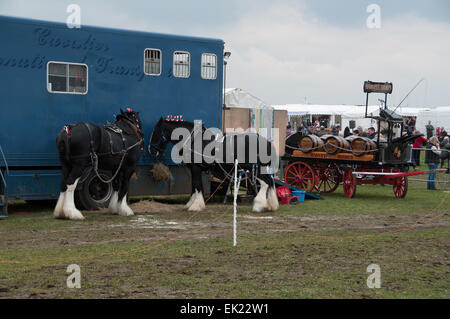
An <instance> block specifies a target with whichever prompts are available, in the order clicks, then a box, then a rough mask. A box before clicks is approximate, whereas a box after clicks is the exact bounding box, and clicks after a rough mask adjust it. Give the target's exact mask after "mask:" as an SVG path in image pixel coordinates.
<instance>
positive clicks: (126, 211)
mask: <svg viewBox="0 0 450 319" xmlns="http://www.w3.org/2000/svg"><path fill="white" fill-rule="evenodd" d="M119 215H120V216H133V215H134V212H133V210H132V209H131V208H130V207H129V206H128V204H127V194H125V196H124V197H123V198H122V201H121V202H120V207H119Z"/></svg>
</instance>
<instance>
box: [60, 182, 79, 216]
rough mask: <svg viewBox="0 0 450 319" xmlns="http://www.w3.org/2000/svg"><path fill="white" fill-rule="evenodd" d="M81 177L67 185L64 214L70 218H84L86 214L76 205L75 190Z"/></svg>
mask: <svg viewBox="0 0 450 319" xmlns="http://www.w3.org/2000/svg"><path fill="white" fill-rule="evenodd" d="M78 180H79V178H77V179H76V181H75V183H73V184H72V185H67V191H66V195H65V197H64V207H63V214H64V216H65V217H66V218H68V219H70V220H84V216H83V215H82V214H81V212H80V211H79V210H78V209H77V208H76V207H75V201H74V192H75V189H76V188H77V184H78Z"/></svg>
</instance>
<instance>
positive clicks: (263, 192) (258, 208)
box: [253, 178, 269, 213]
mask: <svg viewBox="0 0 450 319" xmlns="http://www.w3.org/2000/svg"><path fill="white" fill-rule="evenodd" d="M258 181H259V183H260V184H261V189H260V190H259V192H258V194H257V195H256V197H255V199H254V200H253V211H254V212H255V213H261V212H264V211H266V210H269V204H268V203H267V189H268V188H269V185H267V183H266V182H264V181H263V180H261V179H259V178H258Z"/></svg>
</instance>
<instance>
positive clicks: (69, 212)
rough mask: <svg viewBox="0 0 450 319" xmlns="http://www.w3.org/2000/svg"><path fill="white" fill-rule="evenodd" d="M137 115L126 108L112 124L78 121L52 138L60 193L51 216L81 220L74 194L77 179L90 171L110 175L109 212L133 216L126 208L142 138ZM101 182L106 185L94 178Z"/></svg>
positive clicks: (129, 209) (81, 216) (65, 127)
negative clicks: (56, 151)
mask: <svg viewBox="0 0 450 319" xmlns="http://www.w3.org/2000/svg"><path fill="white" fill-rule="evenodd" d="M141 129H142V124H141V120H140V119H139V113H138V112H134V111H133V110H131V109H130V108H128V109H127V110H126V112H124V111H123V110H120V114H119V115H117V116H116V121H115V122H114V124H112V125H111V124H107V125H105V126H98V125H94V124H91V123H86V122H80V123H76V124H70V125H66V126H64V128H63V129H62V130H61V131H60V132H59V134H58V137H57V139H56V146H57V148H58V153H59V159H60V161H61V165H62V181H61V193H60V195H59V199H58V202H57V204H56V207H55V210H54V212H53V216H54V217H55V218H67V219H71V220H83V219H84V217H83V215H82V214H81V213H80V211H79V210H78V209H77V208H76V207H75V203H74V192H75V189H76V187H77V183H78V182H79V181H80V178H81V179H82V180H83V178H84V177H85V176H87V173H89V172H90V170H91V169H93V170H94V172H96V173H97V176H98V169H101V170H106V171H110V172H112V174H111V175H112V178H111V180H112V186H113V189H114V193H113V195H112V197H111V201H110V203H109V211H110V212H111V213H113V214H119V215H121V216H131V215H134V213H133V211H132V210H131V208H130V207H128V205H127V193H128V186H129V182H130V178H131V176H132V174H133V173H134V172H135V170H136V163H137V161H138V160H139V157H140V156H141V151H142V148H143V141H144V136H143V134H142V132H141ZM98 177H99V178H100V180H102V181H103V182H109V181H105V180H104V179H102V178H101V177H100V176H98Z"/></svg>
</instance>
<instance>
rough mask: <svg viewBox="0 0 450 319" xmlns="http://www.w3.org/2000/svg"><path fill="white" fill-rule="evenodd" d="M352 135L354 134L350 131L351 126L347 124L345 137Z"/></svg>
mask: <svg viewBox="0 0 450 319" xmlns="http://www.w3.org/2000/svg"><path fill="white" fill-rule="evenodd" d="M350 135H352V133H350V128H349V127H348V126H346V127H345V129H344V138H345V137H347V136H350Z"/></svg>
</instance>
